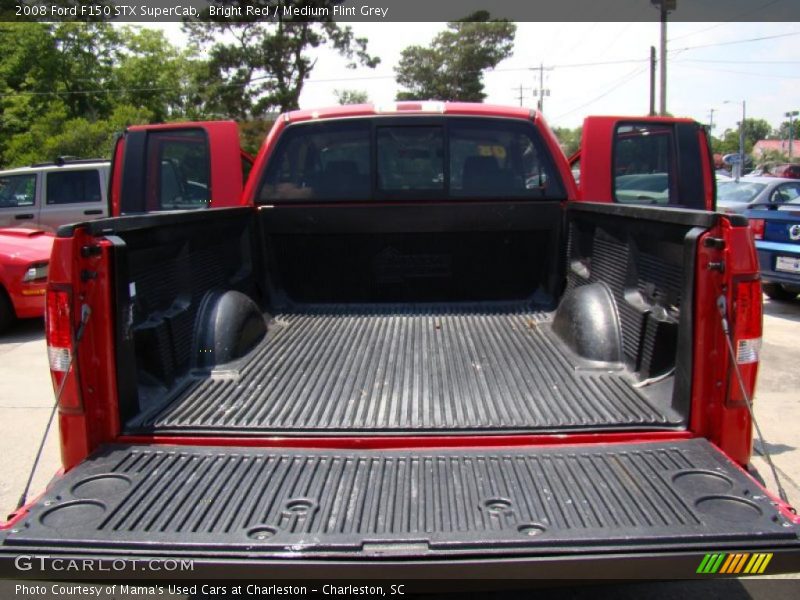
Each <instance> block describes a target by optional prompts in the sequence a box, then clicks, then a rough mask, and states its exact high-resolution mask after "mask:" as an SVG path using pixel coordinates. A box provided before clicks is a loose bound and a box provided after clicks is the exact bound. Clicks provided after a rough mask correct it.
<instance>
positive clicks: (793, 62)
mask: <svg viewBox="0 0 800 600" xmlns="http://www.w3.org/2000/svg"><path fill="white" fill-rule="evenodd" d="M673 62H675V63H685V62H697V63H719V64H729V65H797V64H800V60H712V59H710V58H679V59H677V60H675V61H673Z"/></svg>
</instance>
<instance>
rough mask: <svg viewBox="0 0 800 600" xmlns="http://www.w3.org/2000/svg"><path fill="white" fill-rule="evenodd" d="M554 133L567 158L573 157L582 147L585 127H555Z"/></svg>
mask: <svg viewBox="0 0 800 600" xmlns="http://www.w3.org/2000/svg"><path fill="white" fill-rule="evenodd" d="M553 133H554V134H555V136H556V138H558V143H559V145H560V146H561V149H562V150H563V151H564V154H566V155H567V156H571V155H573V154H574V153H575V152H576V151H577V150H578V148H580V147H581V135H582V133H583V127H576V128H575V129H570V128H569V127H554V128H553Z"/></svg>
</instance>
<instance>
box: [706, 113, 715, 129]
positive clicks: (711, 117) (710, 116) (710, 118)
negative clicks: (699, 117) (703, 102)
mask: <svg viewBox="0 0 800 600" xmlns="http://www.w3.org/2000/svg"><path fill="white" fill-rule="evenodd" d="M715 112H716V109H714V108H712V109H710V110H709V111H708V131H709V132H710V131H711V130H712V129H714V113H715Z"/></svg>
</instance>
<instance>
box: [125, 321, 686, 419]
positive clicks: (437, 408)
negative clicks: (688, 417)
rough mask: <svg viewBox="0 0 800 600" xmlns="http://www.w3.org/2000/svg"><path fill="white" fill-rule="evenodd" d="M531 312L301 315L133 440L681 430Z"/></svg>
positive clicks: (273, 329) (274, 328) (205, 380)
mask: <svg viewBox="0 0 800 600" xmlns="http://www.w3.org/2000/svg"><path fill="white" fill-rule="evenodd" d="M574 362H576V361H575V360H574V359H573V358H571V356H570V355H569V353H568V351H567V350H566V349H565V348H564V347H563V345H562V344H561V343H560V342H559V341H558V339H557V338H555V336H553V335H552V334H551V333H550V332H549V323H548V314H547V313H543V312H537V311H533V310H529V309H520V308H511V309H509V308H506V309H503V308H496V307H495V308H492V307H491V306H490V307H489V308H486V307H482V308H478V307H472V309H471V310H465V309H463V308H462V309H432V308H430V307H424V306H422V307H417V308H414V307H412V306H409V305H405V306H400V307H392V306H389V307H381V308H377V307H362V308H359V309H355V308H353V307H352V306H346V307H341V306H326V307H304V309H303V310H296V311H293V312H287V313H284V314H279V315H277V316H275V318H274V319H273V320H272V322H271V323H270V327H269V333H268V334H267V336H266V338H265V339H264V340H263V341H262V342H261V343H260V344H259V345H258V346H257V347H256V348H255V349H254V350H253V351H251V353H250V354H249V355H248V356H247V357H246V358H245V359H243V360H242V361H241V362H240V363H239V364H237V365H235V368H233V369H228V370H224V369H217V370H216V371H215V372H213V373H212V374H211V375H210V376H208V375H205V376H198V377H197V378H196V379H195V380H194V381H192V382H191V383H190V385H189V386H188V387H186V388H184V390H183V392H182V393H181V394H180V395H179V396H178V397H176V398H175V399H174V400H173V401H172V402H170V403H169V404H167V405H166V406H164V407H163V408H161V410H158V411H155V412H153V411H150V412H149V413H145V415H143V416H142V418H141V419H140V420H139V421H138V422H132V423H129V424H128V431H129V432H136V431H158V432H167V431H172V432H180V431H188V430H193V431H222V432H224V431H230V430H235V431H237V432H251V433H262V432H272V431H284V432H285V431H290V432H354V431H359V432H368V431H369V432H381V433H403V432H418V433H425V432H441V431H458V432H462V433H463V432H465V431H487V430H503V431H510V430H533V431H557V430H575V429H579V430H580V429H609V428H611V429H614V428H644V427H662V428H664V427H673V426H677V425H679V424H680V420H679V419H678V418H677V417H676V416H675V415H673V414H671V413H670V411H669V409H663V408H659V407H657V406H656V405H655V404H654V403H651V402H649V401H648V400H647V399H646V398H645V397H644V395H642V394H641V393H640V392H639V391H638V390H636V389H635V388H634V387H632V385H631V383H630V382H629V380H628V379H627V378H626V377H625V376H624V369H623V368H622V367H621V366H618V367H616V368H607V369H595V368H592V369H580V368H576V365H575V364H573V363H574Z"/></svg>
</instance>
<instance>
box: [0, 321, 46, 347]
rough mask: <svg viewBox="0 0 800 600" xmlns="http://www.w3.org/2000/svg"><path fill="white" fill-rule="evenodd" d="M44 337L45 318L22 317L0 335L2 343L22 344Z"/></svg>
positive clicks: (0, 342)
mask: <svg viewBox="0 0 800 600" xmlns="http://www.w3.org/2000/svg"><path fill="white" fill-rule="evenodd" d="M41 339H44V319H21V320H19V321H17V322H16V323H14V324H13V325H12V326H11V327H10V328H9V330H8V331H7V332H6V333H5V334H2V335H0V344H21V343H23V342H34V341H36V340H41Z"/></svg>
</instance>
